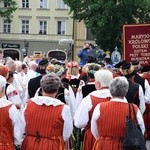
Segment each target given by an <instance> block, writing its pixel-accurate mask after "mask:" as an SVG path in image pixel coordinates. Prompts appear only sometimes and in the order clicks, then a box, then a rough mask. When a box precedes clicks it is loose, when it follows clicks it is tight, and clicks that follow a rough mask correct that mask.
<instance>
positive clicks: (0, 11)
mask: <svg viewBox="0 0 150 150" xmlns="http://www.w3.org/2000/svg"><path fill="white" fill-rule="evenodd" d="M16 9H17V3H16V1H14V0H0V17H4V18H9V17H10V15H11V14H12V13H13V12H14V11H15V10H16Z"/></svg>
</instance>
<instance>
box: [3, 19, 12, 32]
mask: <svg viewBox="0 0 150 150" xmlns="http://www.w3.org/2000/svg"><path fill="white" fill-rule="evenodd" d="M3 32H4V33H10V32H11V21H10V20H8V19H7V20H4V26H3Z"/></svg>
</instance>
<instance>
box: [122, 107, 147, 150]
mask: <svg viewBox="0 0 150 150" xmlns="http://www.w3.org/2000/svg"><path fill="white" fill-rule="evenodd" d="M131 110H132V111H131ZM132 112H133V116H134V117H133V119H132V117H131V114H132ZM123 148H124V149H125V150H147V148H146V140H145V138H144V135H143V134H142V131H141V129H140V126H139V124H138V121H137V117H136V113H135V109H134V106H133V104H129V116H127V117H126V131H125V138H124V141H123Z"/></svg>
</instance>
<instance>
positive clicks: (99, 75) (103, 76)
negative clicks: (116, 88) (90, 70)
mask: <svg viewBox="0 0 150 150" xmlns="http://www.w3.org/2000/svg"><path fill="white" fill-rule="evenodd" d="M112 79H113V74H112V72H111V71H109V70H104V69H101V70H98V71H96V72H95V81H98V82H100V84H101V86H102V87H109V84H110V82H111V80H112Z"/></svg>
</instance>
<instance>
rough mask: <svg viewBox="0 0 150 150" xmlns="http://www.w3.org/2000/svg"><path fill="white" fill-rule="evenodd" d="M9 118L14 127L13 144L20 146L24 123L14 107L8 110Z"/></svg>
mask: <svg viewBox="0 0 150 150" xmlns="http://www.w3.org/2000/svg"><path fill="white" fill-rule="evenodd" d="M9 117H10V119H11V120H12V123H13V127H14V143H15V145H21V140H22V137H23V133H24V128H25V123H24V121H23V118H22V116H21V113H20V112H19V111H18V110H17V108H16V107H15V106H14V105H12V106H11V107H10V108H9Z"/></svg>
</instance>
